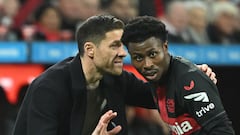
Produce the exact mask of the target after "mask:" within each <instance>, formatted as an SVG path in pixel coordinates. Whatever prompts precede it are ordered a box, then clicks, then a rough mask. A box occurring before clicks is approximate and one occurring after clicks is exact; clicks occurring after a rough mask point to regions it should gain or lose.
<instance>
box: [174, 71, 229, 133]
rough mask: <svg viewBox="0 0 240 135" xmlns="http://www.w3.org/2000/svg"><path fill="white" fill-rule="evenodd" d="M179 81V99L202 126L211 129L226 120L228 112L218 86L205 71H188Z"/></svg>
mask: <svg viewBox="0 0 240 135" xmlns="http://www.w3.org/2000/svg"><path fill="white" fill-rule="evenodd" d="M178 82H179V83H178V88H179V92H180V94H179V96H180V97H179V99H180V100H182V105H183V107H184V109H185V111H187V112H188V113H189V114H190V115H191V116H192V117H194V118H195V119H196V121H197V122H198V123H199V124H200V125H201V127H202V128H206V129H208V130H210V129H212V128H214V127H217V125H220V124H221V123H222V122H223V120H226V119H225V117H226V115H227V114H226V112H225V110H224V107H223V104H222V101H221V97H220V95H219V92H218V88H217V87H216V85H215V84H214V83H213V82H212V81H211V80H210V79H209V78H208V77H207V76H206V75H205V74H204V73H201V71H199V70H196V71H192V72H188V73H186V74H184V75H183V76H181V79H179V81H178ZM223 118H224V119H223ZM224 126H225V125H223V126H222V127H224Z"/></svg>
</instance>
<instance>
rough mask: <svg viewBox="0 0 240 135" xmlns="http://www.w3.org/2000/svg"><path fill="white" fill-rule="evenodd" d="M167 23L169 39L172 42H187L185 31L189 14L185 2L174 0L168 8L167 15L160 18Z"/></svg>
mask: <svg viewBox="0 0 240 135" xmlns="http://www.w3.org/2000/svg"><path fill="white" fill-rule="evenodd" d="M160 19H161V21H163V22H164V23H165V24H166V29H167V30H168V32H169V34H168V41H169V42H170V43H186V42H187V41H186V39H185V37H184V36H185V35H184V32H185V30H186V26H187V23H188V16H187V11H186V7H185V4H184V2H182V1H173V2H171V3H169V5H168V6H167V8H166V11H165V15H164V16H163V17H162V18H160Z"/></svg>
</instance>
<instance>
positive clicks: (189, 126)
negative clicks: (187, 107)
mask: <svg viewBox="0 0 240 135" xmlns="http://www.w3.org/2000/svg"><path fill="white" fill-rule="evenodd" d="M157 97H158V105H159V108H160V113H161V117H162V119H163V121H165V122H166V123H168V125H169V126H170V127H171V129H172V135H191V134H192V133H193V132H195V131H197V130H199V129H201V126H200V125H199V124H198V123H197V121H196V120H195V119H194V118H193V117H191V116H190V115H189V114H187V113H185V114H181V115H179V116H176V117H175V118H174V117H171V118H170V117H169V115H168V113H169V112H168V110H167V104H166V101H167V98H166V89H165V88H164V87H158V89H157ZM174 108H175V107H174ZM174 112H175V111H174ZM170 113H171V112H170Z"/></svg>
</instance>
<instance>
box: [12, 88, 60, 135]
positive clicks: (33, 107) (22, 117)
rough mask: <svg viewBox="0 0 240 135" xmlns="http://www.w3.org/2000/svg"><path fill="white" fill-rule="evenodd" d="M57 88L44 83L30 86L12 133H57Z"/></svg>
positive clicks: (25, 134)
mask: <svg viewBox="0 0 240 135" xmlns="http://www.w3.org/2000/svg"><path fill="white" fill-rule="evenodd" d="M58 90H59V89H54V88H53V87H52V86H50V85H46V84H40V85H38V87H32V86H30V88H29V89H28V93H27V95H26V98H25V99H24V101H23V105H22V108H21V110H20V112H19V116H18V119H17V121H16V125H15V131H14V135H57V132H58V126H59V125H58V113H59V112H58V109H59V108H60V107H61V100H60V99H59V97H58V95H59V94H58V93H59V92H58Z"/></svg>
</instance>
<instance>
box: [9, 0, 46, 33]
mask: <svg viewBox="0 0 240 135" xmlns="http://www.w3.org/2000/svg"><path fill="white" fill-rule="evenodd" d="M17 1H19V0H17ZM20 2H21V7H20V9H19V11H18V13H17V14H16V16H15V17H14V24H13V25H14V29H16V30H20V29H21V26H22V25H24V24H27V23H32V18H31V17H32V14H33V12H34V11H35V9H36V8H37V7H38V6H39V5H41V4H42V3H44V2H45V1H44V0H20Z"/></svg>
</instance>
